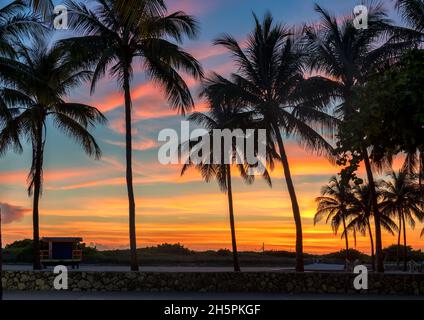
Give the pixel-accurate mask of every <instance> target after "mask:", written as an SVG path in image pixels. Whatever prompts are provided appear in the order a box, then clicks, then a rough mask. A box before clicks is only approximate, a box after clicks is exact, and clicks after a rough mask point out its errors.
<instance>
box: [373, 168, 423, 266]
mask: <svg viewBox="0 0 424 320" xmlns="http://www.w3.org/2000/svg"><path fill="white" fill-rule="evenodd" d="M388 177H389V178H388V180H385V181H382V182H381V184H382V191H381V193H382V197H383V199H384V200H383V201H382V203H381V211H382V212H383V213H384V214H386V215H390V216H392V217H397V218H398V219H399V224H398V228H399V233H398V248H399V247H400V238H401V232H403V249H404V250H403V269H404V271H406V269H407V261H406V260H407V246H406V224H407V223H408V224H409V225H410V226H411V227H412V228H414V227H415V219H417V220H419V221H421V222H422V221H424V199H423V198H422V194H421V193H420V192H419V191H420V190H419V188H418V185H417V184H416V182H415V181H414V179H413V178H412V177H411V176H410V175H409V174H408V173H407V172H405V171H403V170H400V171H399V172H397V173H396V172H394V171H392V172H390V174H389V175H388Z"/></svg>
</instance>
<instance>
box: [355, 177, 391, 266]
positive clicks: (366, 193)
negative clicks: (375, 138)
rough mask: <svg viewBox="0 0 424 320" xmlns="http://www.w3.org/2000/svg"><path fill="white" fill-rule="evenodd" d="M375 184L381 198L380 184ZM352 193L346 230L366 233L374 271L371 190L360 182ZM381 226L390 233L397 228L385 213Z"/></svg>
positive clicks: (364, 234) (381, 218)
mask: <svg viewBox="0 0 424 320" xmlns="http://www.w3.org/2000/svg"><path fill="white" fill-rule="evenodd" d="M376 186H377V197H378V199H379V200H380V199H381V192H380V186H379V184H378V182H376ZM353 195H354V197H353V198H351V201H352V202H351V209H350V212H349V216H350V219H351V220H350V222H349V225H348V226H347V230H355V229H356V230H358V231H359V232H360V233H361V234H362V235H363V236H366V235H367V233H368V236H369V240H370V249H371V265H372V269H373V270H374V271H375V248H374V236H373V232H372V228H371V220H372V217H373V210H372V209H371V204H372V201H371V192H370V188H369V184H362V185H358V186H354V187H353ZM380 220H381V226H382V227H383V228H384V229H385V230H386V231H387V232H388V233H390V234H392V235H394V232H395V231H396V230H397V226H396V223H395V222H393V220H392V219H391V218H390V216H387V215H381V217H380Z"/></svg>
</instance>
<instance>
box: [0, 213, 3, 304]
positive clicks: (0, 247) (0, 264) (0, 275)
mask: <svg viewBox="0 0 424 320" xmlns="http://www.w3.org/2000/svg"><path fill="white" fill-rule="evenodd" d="M2 214H3V212H2V210H1V208H0V301H2V300H3V281H2V279H3V241H2V232H1V231H2V224H1V215H2Z"/></svg>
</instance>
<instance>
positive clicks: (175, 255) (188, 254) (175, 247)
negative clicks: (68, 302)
mask: <svg viewBox="0 0 424 320" xmlns="http://www.w3.org/2000/svg"><path fill="white" fill-rule="evenodd" d="M81 249H82V250H83V263H86V264H111V265H127V264H128V263H129V250H101V251H100V250H98V249H96V248H93V247H87V246H86V245H85V244H82V245H81ZM32 252H33V246H32V240H30V239H25V240H20V241H15V242H14V243H12V244H9V245H7V246H6V247H5V249H4V261H5V262H6V263H31V262H32V259H33V254H32ZM396 252H397V246H396V245H392V246H390V247H387V248H385V249H384V253H385V261H387V262H395V261H396V259H397V255H396ZM137 255H138V257H139V259H140V262H141V261H142V262H143V264H144V265H168V266H231V265H232V263H233V262H232V252H231V250H228V249H220V250H217V251H215V250H207V251H193V250H190V249H188V248H186V247H184V246H183V245H181V244H179V243H177V244H168V243H164V244H160V245H158V246H155V247H146V248H141V249H137ZM348 257H349V259H350V260H351V261H355V260H359V261H361V262H364V263H371V257H370V256H369V255H367V254H364V253H362V252H359V251H357V250H354V249H349V253H348ZM239 258H240V261H241V263H243V265H244V266H269V267H272V266H275V267H289V266H291V265H293V263H294V261H295V259H296V253H295V252H288V251H265V252H253V251H241V252H239ZM345 258H346V252H345V250H340V251H338V252H333V253H328V254H323V255H312V254H307V253H305V259H306V261H307V263H312V262H314V261H316V260H317V259H319V260H320V262H322V263H343V262H344V259H345ZM408 259H412V260H414V261H424V252H422V251H421V250H413V249H412V248H411V247H408Z"/></svg>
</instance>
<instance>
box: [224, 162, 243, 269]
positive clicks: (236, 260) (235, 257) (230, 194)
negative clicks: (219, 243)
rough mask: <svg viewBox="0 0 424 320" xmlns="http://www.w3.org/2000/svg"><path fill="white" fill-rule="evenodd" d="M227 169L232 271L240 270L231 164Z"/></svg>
mask: <svg viewBox="0 0 424 320" xmlns="http://www.w3.org/2000/svg"><path fill="white" fill-rule="evenodd" d="M226 171H227V188H228V191H227V194H228V208H229V212H230V227H231V243H232V246H233V263H234V271H236V272H238V271H240V263H239V257H238V251H237V241H236V227H235V222H234V207H233V190H232V185H231V166H230V165H226Z"/></svg>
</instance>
